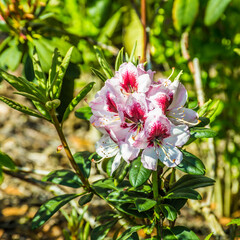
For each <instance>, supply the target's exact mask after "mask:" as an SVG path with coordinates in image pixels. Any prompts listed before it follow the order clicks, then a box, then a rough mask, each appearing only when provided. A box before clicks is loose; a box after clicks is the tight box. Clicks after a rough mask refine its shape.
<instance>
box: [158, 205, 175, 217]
mask: <svg viewBox="0 0 240 240" xmlns="http://www.w3.org/2000/svg"><path fill="white" fill-rule="evenodd" d="M159 207H160V209H161V211H162V212H163V214H164V216H165V217H166V218H167V219H168V220H170V221H174V220H175V219H176V218H177V210H176V209H175V208H174V207H173V206H171V205H169V204H160V205H159Z"/></svg>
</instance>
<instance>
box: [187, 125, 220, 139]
mask: <svg viewBox="0 0 240 240" xmlns="http://www.w3.org/2000/svg"><path fill="white" fill-rule="evenodd" d="M190 134H191V137H194V138H213V137H215V136H216V135H217V133H216V132H215V131H214V130H212V129H211V128H201V127H193V128H190Z"/></svg>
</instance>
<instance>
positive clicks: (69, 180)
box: [42, 169, 82, 188]
mask: <svg viewBox="0 0 240 240" xmlns="http://www.w3.org/2000/svg"><path fill="white" fill-rule="evenodd" d="M42 181H48V182H52V183H55V184H60V185H64V186H67V187H72V188H80V187H82V182H81V180H80V179H79V177H78V176H77V175H76V174H75V173H74V172H72V171H70V170H66V169H63V170H56V171H52V172H50V173H49V174H48V175H46V176H45V177H43V179H42Z"/></svg>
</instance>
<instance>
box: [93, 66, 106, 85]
mask: <svg viewBox="0 0 240 240" xmlns="http://www.w3.org/2000/svg"><path fill="white" fill-rule="evenodd" d="M91 70H92V72H93V73H94V74H95V75H96V76H97V77H98V78H99V79H100V80H102V81H103V82H105V81H106V80H107V77H106V76H104V75H103V74H102V73H101V72H100V71H98V70H97V69H95V68H91Z"/></svg>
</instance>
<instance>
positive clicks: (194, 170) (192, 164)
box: [176, 150, 206, 175]
mask: <svg viewBox="0 0 240 240" xmlns="http://www.w3.org/2000/svg"><path fill="white" fill-rule="evenodd" d="M182 154H183V160H182V161H181V163H180V164H178V166H176V168H177V169H178V170H180V171H183V172H185V173H189V174H193V175H204V174H205V170H206V169H205V166H204V164H203V162H202V161H201V160H200V159H199V158H197V157H196V156H194V155H193V154H191V153H189V152H187V151H184V150H182Z"/></svg>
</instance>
